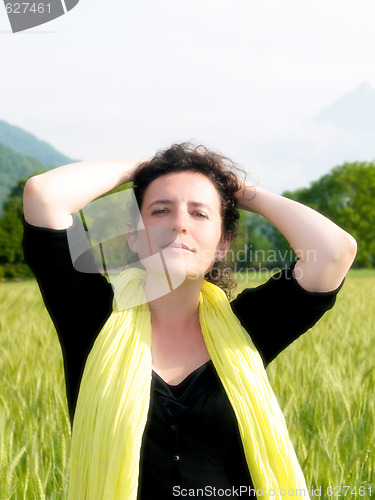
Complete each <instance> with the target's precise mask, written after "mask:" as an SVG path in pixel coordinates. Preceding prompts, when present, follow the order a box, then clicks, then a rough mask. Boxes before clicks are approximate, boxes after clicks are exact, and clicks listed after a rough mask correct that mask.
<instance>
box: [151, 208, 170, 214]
mask: <svg viewBox="0 0 375 500" xmlns="http://www.w3.org/2000/svg"><path fill="white" fill-rule="evenodd" d="M166 213H167V209H166V208H159V209H158V210H153V211H152V215H159V214H166Z"/></svg>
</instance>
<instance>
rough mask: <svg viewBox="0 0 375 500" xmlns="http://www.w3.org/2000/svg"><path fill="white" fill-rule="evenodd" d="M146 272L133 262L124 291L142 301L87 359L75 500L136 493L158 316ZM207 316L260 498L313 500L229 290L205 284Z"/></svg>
mask: <svg viewBox="0 0 375 500" xmlns="http://www.w3.org/2000/svg"><path fill="white" fill-rule="evenodd" d="M144 278H145V273H144V271H141V270H139V269H135V268H131V269H127V270H126V271H124V272H123V273H122V274H121V276H120V282H119V287H120V293H121V297H122V298H123V299H124V300H125V302H126V301H129V304H134V303H138V304H141V305H139V306H136V307H132V308H131V309H127V310H118V308H117V306H116V305H115V309H114V311H113V313H112V314H111V316H110V317H109V319H108V320H107V322H106V324H105V325H104V327H103V329H102V331H101V332H100V334H99V336H98V337H97V339H96V341H95V344H94V346H93V348H92V350H91V352H90V354H89V356H88V359H87V362H86V366H85V370H84V374H83V377H82V382H81V387H80V391H79V395H78V401H77V408H76V413H75V417H74V424H73V433H72V449H71V464H70V484H69V496H68V498H69V500H104V499H105V500H136V498H137V488H138V473H139V458H140V448H141V441H142V435H143V431H144V428H145V424H146V420H147V413H148V408H149V401H150V386H151V374H152V368H151V316H150V310H149V307H148V305H147V303H145V300H144V295H143V284H144ZM117 296H118V295H117ZM125 307H126V304H125V305H124V304H123V305H122V307H121V308H125ZM199 318H200V324H201V328H202V333H203V337H204V340H205V342H206V345H207V349H208V352H209V354H210V356H211V359H212V362H213V364H214V366H215V369H216V371H217V373H218V375H219V377H220V380H221V382H222V384H223V387H224V389H225V391H226V393H227V395H228V398H229V401H230V403H231V405H232V407H233V409H234V412H235V415H236V417H237V422H238V426H239V430H240V435H241V439H242V443H243V447H244V450H245V456H246V460H247V464H248V467H249V471H250V475H251V478H252V480H253V483H254V488H255V490H258V495H259V496H263V497H265V498H271V497H273V498H274V497H275V496H276V493H277V492H278V493H279V496H286V495H287V494H288V493H287V492H288V490H292V491H293V494H294V495H295V496H297V495H298V497H299V498H305V499H309V495H308V492H307V487H306V484H305V480H304V477H303V474H302V471H301V469H300V466H299V464H298V461H297V458H296V455H295V452H294V449H293V446H292V444H291V442H290V439H289V436H288V431H287V428H286V425H285V420H284V416H283V414H282V412H281V410H280V407H279V405H278V403H277V400H276V397H275V395H274V393H273V391H272V388H271V386H270V384H269V381H268V378H267V375H266V372H265V370H264V367H263V363H262V360H261V358H260V356H259V353H258V352H257V350H256V349H255V347H254V345H253V343H252V341H251V338H250V337H249V335H248V333H247V332H246V331H245V330H244V329H243V327H242V326H241V324H240V322H239V321H238V319H237V317H236V316H235V315H234V314H233V312H232V309H231V307H230V304H229V302H228V300H227V298H226V296H225V294H224V292H223V291H222V290H221V289H220V288H218V287H217V286H215V285H213V284H211V283H208V282H207V281H204V282H203V284H202V288H201V294H200V303H199ZM172 487H173V485H171V490H172ZM297 490H298V491H297ZM303 492H305V493H303ZM289 495H291V492H289Z"/></svg>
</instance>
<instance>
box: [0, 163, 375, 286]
mask: <svg viewBox="0 0 375 500" xmlns="http://www.w3.org/2000/svg"><path fill="white" fill-rule="evenodd" d="M27 179H28V177H25V178H22V179H20V180H18V182H17V183H16V184H15V185H14V186H13V188H12V189H11V190H10V193H9V194H8V197H7V198H6V200H5V202H4V203H3V206H2V216H1V218H0V279H1V278H5V279H6V278H29V277H32V272H31V270H30V269H29V267H28V266H27V265H26V264H25V261H24V258H23V252H22V234H23V227H22V214H23V209H22V193H23V189H24V185H25V183H26V181H27ZM282 194H283V196H286V197H287V198H290V199H293V200H295V201H299V202H301V203H303V204H305V205H307V206H309V207H311V208H313V209H315V210H317V211H318V212H320V213H322V214H323V215H325V216H326V217H328V218H329V219H331V220H332V221H333V222H335V223H336V224H338V225H339V226H340V227H342V228H343V229H345V230H346V231H348V232H349V233H350V234H352V235H353V236H354V238H355V239H356V240H357V243H358V253H357V257H356V259H355V262H354V264H353V267H356V268H374V267H375V238H374V232H375V231H374V228H375V203H374V200H375V163H373V162H354V163H344V164H343V165H341V166H338V167H335V168H333V169H332V170H331V171H330V172H329V173H328V174H326V175H324V176H322V177H321V178H320V179H318V180H317V181H315V182H312V183H311V184H310V186H309V187H306V188H301V189H297V190H295V191H285V192H284V193H282ZM240 214H241V217H240V224H239V235H238V238H237V239H236V240H235V242H234V243H233V244H232V246H231V249H230V251H229V252H228V256H227V262H228V266H231V267H233V268H234V270H235V271H249V270H250V269H264V268H267V269H270V268H273V267H275V268H276V267H282V266H285V265H287V264H290V263H291V262H292V261H293V260H295V255H294V252H293V250H292V249H291V247H290V245H289V243H288V242H287V241H286V239H285V238H284V237H283V236H282V234H281V233H280V232H279V231H278V230H277V229H276V228H275V227H274V226H273V225H272V224H271V223H269V222H268V221H267V220H266V219H264V218H263V217H261V216H260V215H257V214H252V213H248V212H246V211H242V210H241V211H240Z"/></svg>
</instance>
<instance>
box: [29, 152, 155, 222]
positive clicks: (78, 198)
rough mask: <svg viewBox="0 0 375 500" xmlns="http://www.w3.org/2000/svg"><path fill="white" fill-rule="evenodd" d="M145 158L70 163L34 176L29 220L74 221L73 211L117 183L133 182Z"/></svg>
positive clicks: (30, 188) (31, 185)
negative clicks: (134, 175)
mask: <svg viewBox="0 0 375 500" xmlns="http://www.w3.org/2000/svg"><path fill="white" fill-rule="evenodd" d="M144 161H147V160H144V159H142V160H141V159H131V160H123V161H84V162H78V163H70V164H68V165H64V166H62V167H59V168H55V169H53V170H49V171H48V172H45V173H43V174H40V175H36V176H34V177H31V178H30V179H29V180H28V181H27V182H26V185H25V189H24V195H23V204H24V205H23V206H24V215H25V219H26V221H27V222H28V223H29V224H32V225H34V226H39V227H47V228H51V229H65V228H67V227H69V226H71V225H72V215H71V214H72V213H74V212H76V211H78V210H80V209H81V208H82V207H84V206H85V205H87V204H88V203H89V202H90V201H92V200H94V199H95V198H97V197H98V196H101V195H103V194H105V193H107V192H108V191H111V190H112V189H114V188H115V187H117V186H120V185H121V184H124V183H126V182H131V181H132V179H133V174H134V171H135V169H136V168H137V167H138V165H140V164H141V163H142V162H144Z"/></svg>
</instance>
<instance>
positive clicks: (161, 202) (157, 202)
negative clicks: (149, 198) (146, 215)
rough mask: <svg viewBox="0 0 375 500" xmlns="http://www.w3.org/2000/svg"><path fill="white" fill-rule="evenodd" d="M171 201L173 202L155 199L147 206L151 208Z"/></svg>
mask: <svg viewBox="0 0 375 500" xmlns="http://www.w3.org/2000/svg"><path fill="white" fill-rule="evenodd" d="M171 203H173V201H172V200H155V201H153V202H152V203H150V205H149V206H148V207H147V208H151V207H152V206H153V205H157V204H162V205H166V204H171Z"/></svg>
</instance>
